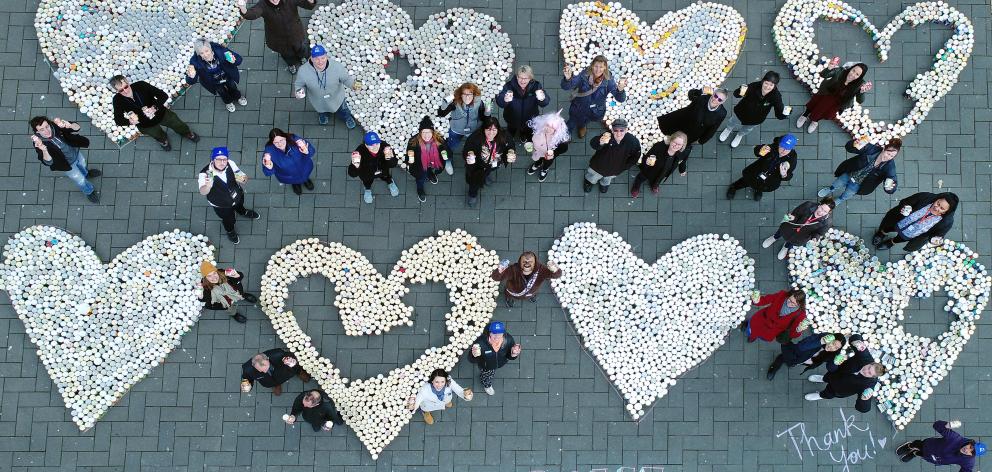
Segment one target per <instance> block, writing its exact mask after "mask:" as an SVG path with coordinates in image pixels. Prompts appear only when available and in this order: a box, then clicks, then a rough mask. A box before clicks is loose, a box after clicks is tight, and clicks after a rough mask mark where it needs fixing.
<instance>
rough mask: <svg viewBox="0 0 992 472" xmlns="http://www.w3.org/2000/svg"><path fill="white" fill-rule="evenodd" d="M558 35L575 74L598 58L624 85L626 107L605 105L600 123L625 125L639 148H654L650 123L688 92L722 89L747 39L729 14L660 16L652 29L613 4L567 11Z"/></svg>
mask: <svg viewBox="0 0 992 472" xmlns="http://www.w3.org/2000/svg"><path fill="white" fill-rule="evenodd" d="M559 28H560V29H559V31H558V36H559V37H560V39H561V48H562V53H563V54H564V56H565V58H564V60H565V64H568V65H570V66H571V68H572V71H573V72H574V73H575V74H578V73H579V72H581V71H582V70H583V69H584V68H585V67H588V66H589V65H590V64H591V63H592V59H593V58H594V57H596V56H598V55H603V56H605V57H606V58H607V59H608V60H609V61H610V69H611V71H612V73H613V74H614V75H615V76H616V78H617V79H619V78H627V79H628V81H627V86H626V89H625V90H624V91H625V92H626V93H627V100H626V101H625V102H618V101H616V99H615V98H614V97H610V98H609V99H608V100H607V103H606V105H607V106H606V116H605V119H606V120H607V121H608V122H612V121H613V120H614V119H616V118H624V119H626V120H627V122H628V123H629V126H630V127H629V129H628V131H629V132H630V133H632V134H634V135H635V136H637V137H638V139H640V140H641V142H645V143H654V142H657V141H660V140H661V136H662V135H661V130H659V129H658V122H657V121H655V120H656V119H657V117H658V116H661V115H663V114H666V113H669V112H672V111H675V110H677V109H679V108H682V107H684V106H686V105H688V104H689V98H688V95H687V94H688V92H689V90H691V89H694V88H701V87H703V86H711V87H716V86H718V85H720V84H721V83H723V81H724V79H726V78H727V74H729V73H730V71H731V69H733V67H734V64H736V63H737V56H738V54H739V53H740V50H741V47H742V46H743V44H744V36H745V34H746V33H747V26H746V25H745V23H744V18H742V17H741V15H740V13H738V12H737V10H734V9H733V8H731V7H729V6H727V5H721V4H718V3H708V2H699V3H693V4H692V5H689V6H688V7H686V8H683V9H681V10H676V11H671V12H668V13H666V14H665V15H664V16H662V17H661V18H660V19H658V21H656V22H655V23H654V24H653V25H648V24H647V23H645V22H644V21H641V19H640V18H639V17H638V16H637V14H636V13H634V12H632V11H630V10H628V9H626V8H624V7H623V6H621V5H620V3H619V2H609V3H603V2H580V3H573V4H571V5H568V6H567V7H565V10H564V11H562V14H561V24H560V27H559Z"/></svg>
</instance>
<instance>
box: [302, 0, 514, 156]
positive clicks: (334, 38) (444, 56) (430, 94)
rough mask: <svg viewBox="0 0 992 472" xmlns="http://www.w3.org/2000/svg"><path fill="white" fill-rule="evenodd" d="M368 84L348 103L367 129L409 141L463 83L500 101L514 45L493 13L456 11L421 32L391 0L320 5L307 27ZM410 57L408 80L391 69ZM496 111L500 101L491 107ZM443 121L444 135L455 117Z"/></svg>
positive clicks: (440, 126)
mask: <svg viewBox="0 0 992 472" xmlns="http://www.w3.org/2000/svg"><path fill="white" fill-rule="evenodd" d="M307 30H308V32H309V35H310V42H311V43H312V44H321V45H323V46H324V47H326V48H327V50H328V53H329V54H331V55H332V56H333V57H334V58H335V59H337V60H338V61H339V62H340V63H341V64H343V65H344V66H345V68H347V69H348V72H350V73H351V74H352V75H353V76H354V77H355V78H356V79H357V80H358V81H359V82H360V83H361V85H360V87H359V89H358V90H352V91H349V92H348V106H349V108H350V109H351V112H352V114H353V115H354V116H355V118H356V119H357V120H358V122H359V123H361V125H362V127H363V128H365V129H366V130H367V131H375V132H377V133H379V135H380V136H381V137H382V139H383V140H384V141H386V142H390V143H405V142H407V141H408V140H409V139H410V137H411V136H412V135H414V134H415V133H416V132H417V130H418V126H419V124H420V120H421V118H423V117H424V116H431V117H434V116H435V115H436V114H437V109H438V107H444V106H447V104H448V102H450V101H451V99H452V96H451V95H452V93H453V92H454V90H455V89H456V88H457V87H458V86H459V85H461V84H463V83H465V82H472V83H475V84H476V85H478V87H479V89H481V90H482V97H487V98H489V97H494V96H495V95H496V93H497V92H499V90H500V89H501V88H502V86H503V82H504V81H505V80H506V79H507V77H509V76H510V74H511V72H512V67H513V58H514V53H513V45H512V44H510V37H509V36H507V34H506V33H504V32H503V31H502V30H501V28H500V26H499V24H498V23H497V22H496V20H495V19H493V18H492V17H491V16H489V15H484V14H482V13H479V12H476V11H475V10H472V9H465V8H453V9H450V10H447V11H444V12H441V13H436V14H434V15H431V16H430V17H429V18H428V19H427V21H426V22H425V23H424V24H423V25H422V26H421V27H420V28H416V29H415V28H414V26H413V20H411V19H410V15H409V14H407V13H406V11H405V10H403V8H401V7H399V6H398V5H396V4H393V3H391V2H388V1H386V0H349V1H345V2H343V3H341V4H340V5H337V6H333V5H326V6H323V7H320V8H319V9H318V10H317V11H316V12H315V13H314V15H313V16H312V17H311V18H310V24H309V26H308V28H307ZM401 57H406V59H407V61H409V63H410V66H411V67H412V68H413V71H412V75H410V76H408V77H406V80H403V81H400V80H399V79H396V78H394V77H392V76H391V75H390V74H389V73H388V72H387V71H386V66H387V65H388V64H389V63H390V62H392V61H394V60H397V59H398V58H401ZM487 106H489V107H490V108H492V102H491V99H490V102H489V103H488V105H487ZM435 121H437V123H436V124H437V129H438V131H440V132H441V133H442V134H446V133H447V131H448V124H447V120H435Z"/></svg>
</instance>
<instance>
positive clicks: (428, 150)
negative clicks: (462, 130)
mask: <svg viewBox="0 0 992 472" xmlns="http://www.w3.org/2000/svg"><path fill="white" fill-rule="evenodd" d="M419 129H420V131H419V132H418V133H417V134H415V135H414V136H413V137H412V138H410V141H409V142H408V143H407V145H406V159H405V160H403V162H400V167H402V168H404V169H406V170H407V171H408V172H410V175H412V176H413V178H414V179H416V181H417V198H418V199H419V200H420V203H423V202H426V201H427V191H425V190H424V183H425V182H427V181H428V180H429V181H430V182H431V183H432V184H436V183H437V176H438V175H439V174H441V172H443V171H444V168H445V167H449V166H451V164H450V162H451V161H450V160H449V159H450V158H449V156H448V145H447V143H446V142H445V140H444V139H443V138H442V137H441V134H440V133H438V132H437V130H436V129H434V123H433V122H431V119H430V118H428V117H426V116H425V117H424V119H422V120H420V128H419Z"/></svg>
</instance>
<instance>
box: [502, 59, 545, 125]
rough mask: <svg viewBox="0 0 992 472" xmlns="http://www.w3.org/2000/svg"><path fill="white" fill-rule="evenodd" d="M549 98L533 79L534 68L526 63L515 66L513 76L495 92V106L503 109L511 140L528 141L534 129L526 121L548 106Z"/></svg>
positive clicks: (542, 87)
mask: <svg viewBox="0 0 992 472" xmlns="http://www.w3.org/2000/svg"><path fill="white" fill-rule="evenodd" d="M548 103H551V98H549V97H548V95H547V94H546V93H545V92H544V86H543V85H541V83H540V82H538V81H536V80H534V70H533V69H531V68H530V66H528V65H522V66H520V67H518V68H517V74H516V76H515V77H514V78H512V79H510V80H508V81H506V84H504V85H503V89H502V90H500V91H499V93H497V94H496V106H498V107H500V108H502V109H503V120H504V121H506V130H507V132H509V133H510V136H511V137H512V138H513V140H517V139H519V140H520V141H521V142H526V141H530V138H531V136H533V135H534V131H533V130H531V128H530V126H527V122H528V121H530V120H531V119H533V118H534V117H535V116H537V115H538V114H540V113H541V108H542V107H546V106H548Z"/></svg>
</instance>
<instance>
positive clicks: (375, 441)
mask: <svg viewBox="0 0 992 472" xmlns="http://www.w3.org/2000/svg"><path fill="white" fill-rule="evenodd" d="M498 264H499V259H498V257H497V255H496V253H495V252H493V251H487V250H486V249H485V248H483V247H482V246H480V245H479V243H478V241H477V240H476V238H475V237H474V236H472V235H471V234H468V233H466V232H465V231H463V230H460V229H459V230H455V231H440V232H438V234H437V236H434V237H430V238H427V239H424V240H421V241H420V242H418V243H417V244H415V245H414V246H413V247H411V248H410V249H407V250H405V251H403V252H402V254H401V256H400V260H399V262H397V263H396V265H395V266H394V267H393V270H392V271H391V272H390V273H389V276H388V277H383V276H382V275H381V274H380V273H379V272H378V271H377V270H376V269H375V267H373V266H372V264H371V263H369V261H368V260H367V259H366V258H365V256H363V255H362V254H361V253H359V252H356V251H354V250H352V249H350V248H348V247H346V246H344V245H342V244H340V243H324V242H321V241H320V240H318V239H315V238H314V239H302V240H299V241H296V242H294V243H292V244H290V245H288V246H286V247H284V248H282V249H281V250H279V252H277V253H276V254H275V255H273V256H272V257H271V258H270V259H269V262H268V265H267V267H266V269H265V274H264V275H263V276H262V282H261V285H262V291H261V297H260V300H261V307H262V310H263V311H264V312H265V313H266V315H268V317H269V319H270V320H271V321H272V326H273V327H274V328H275V331H276V333H277V334H278V335H279V337H280V339H282V341H283V342H284V343H286V346H288V347H289V349H290V350H291V351H292V352H293V353H294V354H296V356H297V359H299V362H300V365H301V366H302V367H303V369H304V370H306V371H307V372H309V373H310V374H311V375H312V376H313V378H314V379H315V380H316V381H317V382H318V383H319V384H320V386H321V388H322V389H323V390H324V391H325V392H326V393H327V394H328V395H329V396H330V397H331V399H332V400H334V403H335V405H336V406H337V408H338V410H339V411H340V412H341V415H342V416H343V417H344V420H345V422H346V423H347V424H348V426H349V427H350V428H351V429H352V430H354V431H355V433H356V434H357V435H358V438H359V439H360V440H361V441H362V444H364V445H365V447H366V449H368V451H369V453H370V454H371V455H372V458H373V459H377V458H378V457H379V453H380V452H382V450H383V449H384V448H385V447H386V446H387V445H389V443H390V442H391V441H392V440H393V439H394V438H396V436H397V435H398V434H399V433H400V430H401V429H402V428H403V427H404V426H406V424H407V423H409V422H410V419H411V418H412V416H413V412H411V411H410V410H409V409H408V408H407V407H406V399H407V398H408V397H410V396H411V395H416V393H417V391H418V390H419V389H420V388H421V386H423V384H424V382H426V381H427V380H428V377H429V376H430V373H431V372H432V371H433V370H434V369H445V370H449V371H450V370H451V369H452V368H454V366H455V363H457V362H458V358H459V356H461V355H462V353H463V352H464V351H465V349H467V348H468V347H469V346H470V345H471V344H472V343H473V342H475V340H476V338H478V336H479V335H481V334H482V331H483V329H484V328H485V326H486V324H487V323H488V322H489V320H490V318H491V317H492V314H493V311H494V310H495V309H496V296H497V294H498V293H499V283H498V282H496V281H494V280H493V279H492V277H491V274H492V272H493V270H494V269H496V267H497V266H498ZM315 274H320V275H323V276H324V277H325V278H327V280H328V281H329V282H331V283H333V284H334V290H335V291H336V292H337V296H336V297H335V299H334V306H336V307H337V308H338V313H339V315H340V318H341V322H342V324H344V327H345V333H346V334H348V335H349V336H368V335H378V334H382V333H384V332H387V331H389V330H390V329H391V328H394V327H397V326H402V325H406V326H413V318H412V317H413V314H414V313H413V307H410V306H407V305H406V304H404V303H403V300H402V297H403V295H405V294H406V293H408V291H409V289H408V288H407V284H410V283H427V282H442V283H444V284H445V286H447V288H448V290H449V291H450V297H451V302H452V307H451V311H450V312H449V313H446V314H445V316H444V319H445V327H446V331H447V332H448V338H447V339H448V343H447V344H445V345H443V346H440V347H431V348H429V349H427V350H426V351H425V352H424V353H423V354H422V355H421V356H420V357H419V358H418V359H417V360H416V361H414V362H413V363H412V364H408V365H405V366H402V367H397V368H395V369H393V370H391V371H390V372H389V373H388V374H386V375H378V376H376V377H373V378H368V379H354V380H349V379H348V378H346V377H342V376H341V371H340V369H338V368H336V367H335V366H334V364H333V363H332V362H331V360H330V359H328V358H327V357H324V356H322V355H321V353H320V352H319V351H318V350H317V346H315V343H314V342H313V340H312V338H311V337H310V336H309V335H307V334H306V333H305V332H303V330H302V329H301V328H300V325H299V324H298V322H297V319H296V316H295V315H294V314H293V312H292V311H286V302H287V299H288V298H289V296H290V290H289V285H290V284H292V283H293V282H294V281H296V280H300V279H302V278H306V277H309V276H311V275H315Z"/></svg>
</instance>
